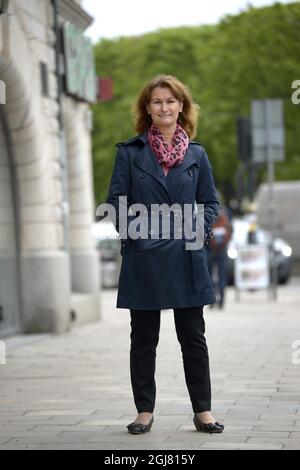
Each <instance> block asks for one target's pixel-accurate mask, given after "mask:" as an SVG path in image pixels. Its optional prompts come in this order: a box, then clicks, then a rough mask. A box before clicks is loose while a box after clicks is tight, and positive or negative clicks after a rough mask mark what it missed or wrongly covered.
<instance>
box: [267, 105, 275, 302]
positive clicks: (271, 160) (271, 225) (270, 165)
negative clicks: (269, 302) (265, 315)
mask: <svg viewBox="0 0 300 470" xmlns="http://www.w3.org/2000/svg"><path fill="white" fill-rule="evenodd" d="M265 110H266V126H267V158H268V183H269V205H268V219H269V220H268V222H269V228H270V234H271V239H270V260H271V285H270V287H271V298H272V299H273V300H276V299H277V269H276V266H275V253H274V239H275V197H274V157H273V147H272V144H271V122H272V109H271V101H270V100H268V99H267V100H265Z"/></svg>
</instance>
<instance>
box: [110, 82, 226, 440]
mask: <svg viewBox="0 0 300 470" xmlns="http://www.w3.org/2000/svg"><path fill="white" fill-rule="evenodd" d="M197 119H198V106H197V105H196V104H195V103H194V102H193V100H192V97H191V95H190V92H189V90H188V88H187V87H186V86H185V85H184V84H183V83H181V82H180V81H179V80H178V79H177V78H175V77H173V76H167V75H159V76H156V77H155V78H153V79H152V80H151V81H150V82H148V83H147V84H146V85H145V86H144V88H143V89H142V90H141V92H140V94H139V96H138V99H137V101H136V105H135V108H134V124H135V130H136V131H137V133H138V135H137V136H135V137H133V138H131V139H129V140H128V141H126V142H124V143H120V144H118V145H117V154H116V160H115V166H114V170H113V174H112V179H111V184H110V188H109V194H108V198H107V201H106V202H107V203H110V204H113V205H114V207H115V208H116V211H117V212H118V205H119V197H120V196H126V197H127V204H128V207H130V206H131V205H132V204H134V203H142V204H144V205H145V207H146V208H147V210H148V212H147V214H146V216H145V223H148V217H149V216H150V215H151V205H152V204H159V205H161V204H168V205H169V206H171V205H172V204H175V203H177V204H179V205H180V207H181V208H183V205H184V204H191V205H193V204H194V203H198V204H203V205H204V216H205V223H204V226H205V233H208V232H209V231H210V228H211V226H212V223H213V222H214V220H215V218H216V217H217V214H218V199H217V195H216V190H215V185H214V181H213V175H212V170H211V166H210V163H209V160H208V157H207V155H206V153H205V150H204V149H203V147H202V146H201V145H200V144H198V143H197V142H194V141H192V140H191V138H192V137H193V136H194V135H195V134H196V129H197ZM178 217H179V218H182V217H183V215H182V211H181V210H177V211H176V213H175V212H174V214H173V215H172V213H171V216H170V223H171V225H172V223H173V224H174V221H175V219H176V220H178ZM129 219H132V217H130V216H129ZM181 220H182V219H181ZM119 222H120V221H119V219H117V221H116V229H117V230H118V231H120V232H121V228H120V224H119ZM160 235H161V233H160ZM120 237H121V254H122V258H123V259H122V266H121V272H120V278H119V287H118V298H117V308H126V309H129V310H130V315H131V349H130V372H131V383H132V389H133V395H134V401H135V405H136V408H137V412H138V415H137V417H136V419H135V421H134V422H133V423H131V424H129V425H128V426H127V428H128V431H129V432H130V433H132V434H141V433H145V432H147V431H150V429H151V426H152V423H153V412H154V407H155V397H156V385H155V360H156V347H157V344H158V340H159V330H160V315H161V310H163V309H173V310H174V319H175V326H176V333H177V338H178V341H179V343H180V345H181V350H182V355H183V364H184V371H185V379H186V383H187V387H188V391H189V395H190V399H191V403H192V408H193V411H194V418H193V420H194V424H195V426H196V429H197V430H198V431H204V432H209V433H213V432H222V431H223V428H224V426H223V425H221V424H219V423H218V422H216V421H215V419H214V418H213V416H212V414H211V385H210V372H209V357H208V350H207V345H206V339H205V336H204V333H205V322H204V318H203V306H204V305H207V304H210V303H213V302H215V296H214V292H213V287H212V284H211V280H210V276H209V273H208V268H207V261H206V256H205V252H204V249H203V248H202V249H197V250H187V249H186V247H185V240H184V237H182V238H181V239H175V238H174V236H173V237H172V236H171V238H170V239H166V238H163V237H159V238H156V239H153V238H151V231H149V236H148V238H147V239H145V238H139V239H133V238H130V237H128V233H122V232H121V233H120Z"/></svg>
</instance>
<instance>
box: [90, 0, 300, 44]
mask: <svg viewBox="0 0 300 470" xmlns="http://www.w3.org/2000/svg"><path fill="white" fill-rule="evenodd" d="M294 1H295V0H294ZM273 3H275V2H274V0H251V1H250V2H249V0H227V1H224V0H206V1H203V0H150V1H145V0H83V1H82V6H83V8H84V9H85V10H86V11H87V12H88V13H90V14H91V16H93V17H94V23H93V25H92V26H91V27H90V28H88V29H87V30H86V35H87V36H89V37H90V38H91V39H92V41H93V42H97V41H98V40H99V39H102V38H116V37H118V36H135V35H140V34H143V33H146V32H149V31H155V30H157V29H159V28H168V27H176V26H187V25H202V24H214V23H217V22H218V21H219V20H220V19H221V18H222V17H223V16H224V15H226V14H238V13H240V12H241V11H244V10H245V9H246V8H247V6H248V5H249V4H251V5H252V6H255V7H261V6H267V5H272V4H273ZM279 3H293V1H291V0H281V1H279Z"/></svg>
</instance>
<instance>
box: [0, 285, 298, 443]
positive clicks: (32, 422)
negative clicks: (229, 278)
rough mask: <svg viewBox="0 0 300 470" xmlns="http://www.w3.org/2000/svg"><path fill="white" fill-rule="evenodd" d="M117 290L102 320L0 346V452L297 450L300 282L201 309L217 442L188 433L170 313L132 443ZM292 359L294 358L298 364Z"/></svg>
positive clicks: (124, 317) (107, 296)
mask: <svg viewBox="0 0 300 470" xmlns="http://www.w3.org/2000/svg"><path fill="white" fill-rule="evenodd" d="M115 296H116V291H115V290H113V291H104V292H103V295H102V301H103V311H104V312H105V318H104V319H103V321H102V322H100V323H97V324H90V325H86V326H81V327H76V328H74V329H73V330H72V331H71V332H70V333H68V334H65V335H63V336H52V335H42V336H38V337H32V336H31V337H18V338H10V339H7V340H6V346H7V364H6V365H0V381H1V387H0V449H1V450H3V449H106V450H116V449H118V450H122V449H125V450H129V449H146V450H153V449H159V450H165V449H187V450H193V449H300V364H298V365H296V364H293V361H292V354H293V352H295V351H294V350H293V349H292V343H293V341H294V340H297V339H298V340H300V279H299V278H294V279H292V281H291V284H290V285H288V286H285V287H280V289H279V298H278V302H277V303H273V302H268V301H267V298H266V293H265V292H257V293H242V295H241V301H240V303H236V302H235V297H234V292H233V290H229V292H228V302H227V305H226V309H225V310H224V311H219V310H215V309H213V310H209V309H208V308H206V309H205V319H206V336H207V341H208V347H209V352H210V363H211V377H212V392H213V414H214V416H215V417H216V418H217V420H220V421H221V422H224V424H225V426H226V427H225V431H224V433H223V434H219V435H217V434H215V435H207V434H203V433H199V432H196V431H195V429H194V426H193V423H192V409H191V405H190V402H189V398H188V394H187V390H186V385H185V382H184V376H183V367H182V360H181V352H180V347H179V344H178V342H177V339H176V334H175V328H174V323H173V312H172V311H164V312H162V325H161V337H160V343H159V346H158V354H157V374H156V381H157V405H156V409H155V421H154V425H153V427H152V431H151V432H150V433H147V434H145V435H142V436H133V435H131V434H129V433H128V432H127V430H126V425H127V424H128V423H129V422H131V421H132V420H133V418H134V417H135V407H134V404H133V399H132V394H131V386H130V376H129V356H128V351H129V312H128V311H126V310H119V309H118V310H116V309H115V308H114V305H115ZM299 357H300V354H298V358H299Z"/></svg>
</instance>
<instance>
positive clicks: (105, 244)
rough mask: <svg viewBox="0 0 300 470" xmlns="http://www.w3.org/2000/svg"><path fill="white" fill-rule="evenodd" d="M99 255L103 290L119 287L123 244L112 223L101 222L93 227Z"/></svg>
mask: <svg viewBox="0 0 300 470" xmlns="http://www.w3.org/2000/svg"><path fill="white" fill-rule="evenodd" d="M92 235H93V236H94V237H95V239H96V247H97V251H98V255H99V267H100V279H101V285H102V287H103V288H112V287H117V286H118V283H119V274H120V267H121V254H120V249H121V243H120V238H119V234H118V232H117V231H116V230H115V227H114V225H113V223H112V222H107V221H101V222H98V223H95V224H93V225H92Z"/></svg>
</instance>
